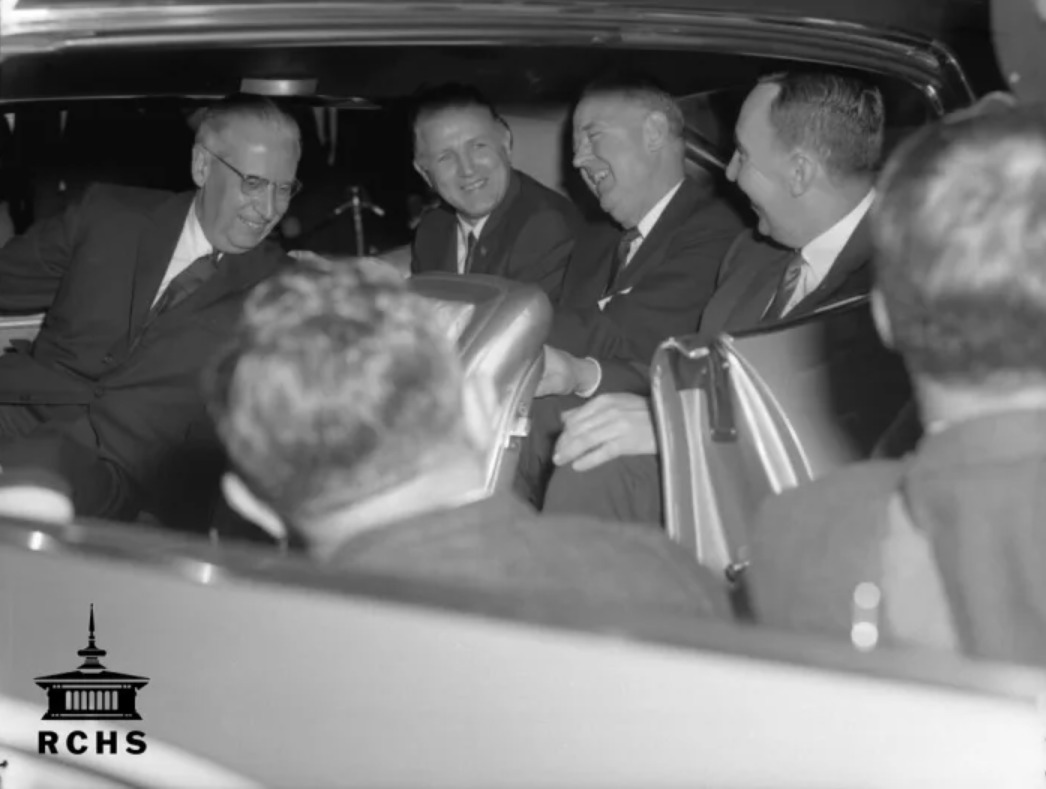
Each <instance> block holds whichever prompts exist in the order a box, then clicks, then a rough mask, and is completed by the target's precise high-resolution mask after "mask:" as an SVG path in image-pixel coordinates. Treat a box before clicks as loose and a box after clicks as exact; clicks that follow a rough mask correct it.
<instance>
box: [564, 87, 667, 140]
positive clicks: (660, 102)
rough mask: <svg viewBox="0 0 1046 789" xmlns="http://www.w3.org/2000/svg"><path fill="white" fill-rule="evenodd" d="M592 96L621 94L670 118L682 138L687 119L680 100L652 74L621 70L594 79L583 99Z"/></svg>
mask: <svg viewBox="0 0 1046 789" xmlns="http://www.w3.org/2000/svg"><path fill="white" fill-rule="evenodd" d="M590 96H620V97H621V98H623V99H625V100H627V101H629V102H634V103H636V104H639V105H640V106H642V107H644V108H645V109H647V110H649V111H650V112H660V113H662V114H663V115H664V116H665V117H666V118H667V119H668V131H669V134H671V135H672V137H673V138H675V139H677V140H682V139H683V132H684V130H685V129H686V119H685V118H684V117H683V110H682V109H681V108H680V106H679V102H677V101H676V100H675V98H673V96H672V94H671V93H669V92H668V91H667V90H666V89H665V88H664V87H662V86H661V84H660V83H658V82H657V81H656V80H655V79H654V78H653V77H650V76H647V75H646V74H636V73H630V72H619V73H615V74H610V75H607V76H604V77H601V78H599V79H596V80H593V81H592V82H590V83H589V84H588V85H586V86H585V88H584V90H583V91H582V92H581V99H582V101H583V100H584V99H586V98H588V97H590Z"/></svg>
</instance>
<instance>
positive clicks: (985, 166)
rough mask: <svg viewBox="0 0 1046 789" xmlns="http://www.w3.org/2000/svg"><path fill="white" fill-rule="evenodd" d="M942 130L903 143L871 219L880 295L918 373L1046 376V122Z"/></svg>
mask: <svg viewBox="0 0 1046 789" xmlns="http://www.w3.org/2000/svg"><path fill="white" fill-rule="evenodd" d="M1040 113H1041V110H1040V111H1038V112H1037V111H1036V110H1035V109H1030V110H1029V109H1022V110H1017V111H1010V112H1006V113H1003V114H1000V115H994V116H989V117H983V118H968V119H964V120H961V121H955V122H940V123H937V124H935V125H933V126H931V127H929V128H928V129H925V130H922V131H920V132H917V133H916V134H915V135H914V136H913V137H911V138H909V139H908V140H907V141H905V142H904V143H902V145H901V146H900V147H899V148H898V149H897V150H896V151H895V153H894V155H893V156H892V157H891V158H890V160H889V162H888V163H887V165H886V167H885V169H884V172H883V175H882V178H881V182H880V191H879V194H878V197H877V199H876V202H875V204H874V206H873V209H872V215H871V216H872V232H873V237H874V239H875V243H876V249H877V257H876V262H875V266H876V276H877V287H878V288H879V290H880V291H881V293H882V295H883V301H884V304H885V306H886V311H887V314H888V316H889V319H890V324H891V331H892V334H893V340H894V344H895V346H896V347H897V349H898V351H900V353H901V354H902V355H903V356H904V357H905V359H906V361H907V363H908V365H909V367H910V368H911V370H912V371H913V372H914V373H917V374H920V375H923V376H926V377H929V378H931V379H934V380H938V381H942V382H953V383H965V384H970V383H973V384H976V385H986V384H988V383H989V382H991V381H995V382H1002V381H1009V382H1012V381H1014V380H1020V379H1021V378H1029V377H1039V378H1041V377H1042V376H1044V375H1046V119H1044V118H1043V117H1042V116H1041V114H1040Z"/></svg>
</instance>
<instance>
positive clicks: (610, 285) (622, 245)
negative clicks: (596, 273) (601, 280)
mask: <svg viewBox="0 0 1046 789" xmlns="http://www.w3.org/2000/svg"><path fill="white" fill-rule="evenodd" d="M642 237H643V234H642V233H640V232H639V229H638V228H635V227H630V228H629V229H628V230H626V231H625V232H624V233H622V234H621V240H620V241H619V242H618V244H617V254H616V255H614V261H613V263H611V265H610V279H608V280H607V287H606V290H605V291H603V295H604V296H608V295H610V294H611V293H613V292H614V286H615V285H617V279H618V276H619V275H620V274H621V272H622V270H624V268H625V261H627V260H628V252H629V250H630V249H631V248H632V244H633V242H635V240H636V239H637V238H642Z"/></svg>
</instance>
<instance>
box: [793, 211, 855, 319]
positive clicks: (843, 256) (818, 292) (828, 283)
mask: <svg viewBox="0 0 1046 789" xmlns="http://www.w3.org/2000/svg"><path fill="white" fill-rule="evenodd" d="M871 254H872V236H871V231H870V230H869V229H868V215H867V214H865V216H864V218H863V219H861V221H860V223H858V225H857V227H856V228H854V232H853V234H852V235H851V236H850V238H849V240H848V241H847V242H846V246H845V247H843V250H842V252H840V253H839V257H837V258H836V259H835V262H834V263H833V264H832V267H831V268H830V269H828V274H827V275H826V276H825V278H824V279H823V280H821V284H819V285H818V286H817V287H816V288H814V289H813V290H812V291H810V292H809V293H807V294H806V296H804V297H803V300H802V301H800V302H799V303H798V304H796V305H795V307H794V308H793V309H792V311H791V312H789V313H788V315H789V316H793V315H802V314H803V313H804V312H809V311H811V310H813V309H815V308H817V307H818V306H820V305H821V304H822V303H823V302H824V301H826V300H827V299H828V298H830V297H831V296H832V294H833V293H835V291H837V290H838V289H839V288H840V287H842V285H843V284H844V283H845V282H846V280H847V279H849V278H850V276H851V275H852V274H853V273H854V272H855V271H857V270H858V269H859V268H861V266H864V265H867V264H868V261H869V258H870V257H871Z"/></svg>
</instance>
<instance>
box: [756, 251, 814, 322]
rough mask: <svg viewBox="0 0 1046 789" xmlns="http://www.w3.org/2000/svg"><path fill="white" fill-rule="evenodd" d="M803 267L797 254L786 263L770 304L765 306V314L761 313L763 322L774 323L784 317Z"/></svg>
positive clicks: (802, 262) (804, 263) (800, 277)
mask: <svg viewBox="0 0 1046 789" xmlns="http://www.w3.org/2000/svg"><path fill="white" fill-rule="evenodd" d="M805 265H806V261H805V260H804V259H803V256H802V255H801V254H799V253H796V255H795V256H794V257H793V258H792V259H791V260H789V261H788V265H787V266H785V270H784V273H783V274H782V275H781V281H780V282H778V283H777V291H776V292H775V293H774V297H773V298H772V299H771V300H770V304H769V305H767V308H766V312H764V313H763V320H766V321H776V320H778V319H780V318H781V317H782V316H783V315H784V312H785V308H786V307H787V306H788V302H789V301H791V299H792V296H793V295H794V294H795V290H796V288H798V287H799V282H800V281H801V280H802V275H803V266H805Z"/></svg>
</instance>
